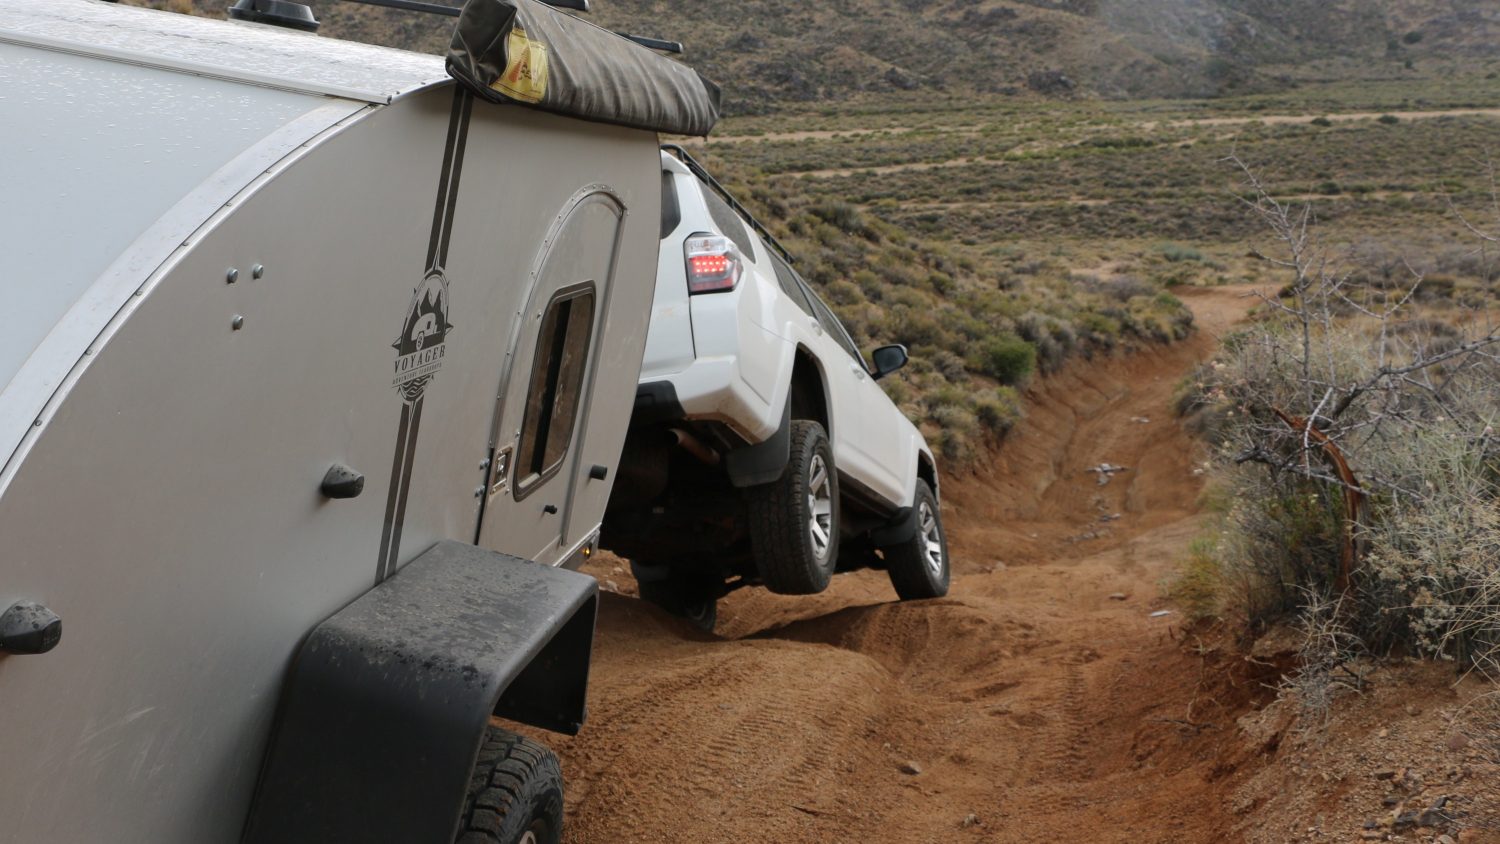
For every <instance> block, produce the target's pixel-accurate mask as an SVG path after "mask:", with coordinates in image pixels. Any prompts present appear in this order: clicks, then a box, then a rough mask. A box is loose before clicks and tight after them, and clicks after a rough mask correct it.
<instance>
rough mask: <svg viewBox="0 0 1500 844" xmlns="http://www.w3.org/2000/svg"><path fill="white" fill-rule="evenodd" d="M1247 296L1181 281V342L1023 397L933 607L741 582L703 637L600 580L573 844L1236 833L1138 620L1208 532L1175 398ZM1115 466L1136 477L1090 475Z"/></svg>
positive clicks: (969, 505) (1184, 676) (872, 589)
mask: <svg viewBox="0 0 1500 844" xmlns="http://www.w3.org/2000/svg"><path fill="white" fill-rule="evenodd" d="M1241 293H1242V291H1237V290H1233V289H1227V288H1220V289H1214V290H1207V291H1190V292H1189V293H1188V294H1187V295H1185V296H1184V299H1185V300H1186V301H1187V302H1188V304H1189V306H1190V307H1192V308H1193V310H1194V312H1195V314H1196V316H1197V318H1198V322H1199V325H1200V328H1201V329H1202V330H1201V331H1200V332H1199V334H1198V335H1197V336H1195V337H1194V338H1193V339H1191V340H1189V341H1187V342H1184V343H1181V344H1177V345H1174V346H1171V347H1165V348H1158V349H1152V350H1148V351H1145V352H1142V353H1139V354H1136V355H1133V356H1130V357H1121V358H1112V359H1109V360H1095V361H1091V362H1087V363H1085V364H1079V365H1075V366H1074V367H1073V368H1072V369H1070V370H1069V371H1067V372H1064V373H1062V374H1060V375H1058V376H1055V377H1053V378H1049V379H1048V380H1047V382H1046V383H1045V384H1042V385H1039V386H1037V387H1035V388H1033V390H1032V391H1031V392H1030V394H1029V395H1028V396H1027V401H1028V405H1029V407H1030V413H1029V416H1028V418H1027V419H1026V420H1025V421H1024V422H1023V423H1022V424H1021V425H1020V426H1018V429H1017V430H1016V431H1014V432H1013V433H1012V436H1011V437H1010V438H1009V439H1008V440H1007V442H1006V444H1005V446H1004V448H1003V449H1002V450H1001V451H1000V452H999V454H998V455H997V457H996V459H995V461H994V464H993V466H991V467H990V468H989V469H988V470H987V471H985V472H982V473H980V474H979V475H977V476H974V477H969V478H957V477H955V478H949V479H947V480H945V483H944V513H945V519H946V520H947V524H948V528H949V533H950V535H951V545H952V549H953V553H954V561H955V566H954V567H955V579H954V586H953V590H952V594H951V595H950V596H949V597H948V598H946V599H942V600H937V601H926V602H915V603H906V604H902V603H897V602H895V600H894V595H893V593H892V592H891V588H890V585H889V583H888V582H887V581H886V580H885V578H884V575H883V574H881V573H878V572H859V573H855V574H851V575H841V576H840V577H838V578H836V579H835V582H834V586H833V587H832V588H831V589H830V590H829V591H828V592H826V593H824V594H823V595H819V596H815V597H810V598H787V597H780V596H774V595H770V594H767V593H765V592H764V591H762V590H745V591H744V592H741V593H737V594H736V595H734V596H732V598H731V599H729V600H727V601H726V602H725V603H724V605H723V606H722V607H721V611H720V623H719V628H718V630H717V631H716V632H717V635H716V636H705V635H699V634H694V633H692V632H690V631H688V630H687V629H686V628H685V627H683V626H681V625H679V624H678V623H676V622H675V621H674V620H672V619H669V618H667V617H665V616H663V615H661V614H660V613H658V612H657V611H656V610H655V609H654V608H651V607H649V606H647V605H645V604H642V603H641V602H639V601H637V600H635V599H633V598H631V597H627V596H625V595H613V594H606V595H605V596H604V598H605V600H604V602H603V605H602V610H601V617H600V632H599V638H598V643H597V653H596V657H595V668H594V677H593V682H592V685H591V689H590V701H589V706H590V712H589V723H588V724H587V725H586V726H585V728H584V731H583V732H582V734H580V735H579V736H578V737H577V738H574V739H562V740H559V739H557V738H556V737H551V736H549V737H547V740H548V741H549V742H550V743H551V744H552V745H553V746H554V747H556V748H557V749H558V751H559V753H560V755H561V756H562V758H563V765H564V773H565V776H566V777H567V780H568V783H569V789H570V790H569V796H568V807H567V808H568V835H567V840H568V841H570V842H576V843H577V844H582V842H589V843H590V844H605V843H606V842H608V843H609V844H614V842H630V841H652V842H656V841H669V842H679V841H680V842H733V844H759V842H780V841H788V840H790V841H838V842H843V841H849V842H860V844H881V843H882V842H892V844H894V842H903V844H905V843H906V842H948V841H968V840H973V841H986V842H1002V841H1028V842H1029V841H1037V840H1042V841H1090V842H1095V841H1122V842H1123V841H1131V842H1138V841H1174V842H1179V841H1208V840H1225V838H1226V836H1228V835H1229V832H1230V830H1231V828H1232V824H1231V822H1230V818H1228V817H1227V816H1226V814H1225V811H1224V810H1223V809H1222V808H1221V807H1222V805H1223V802H1224V801H1223V800H1222V799H1220V795H1219V794H1218V793H1217V792H1216V791H1215V788H1216V786H1215V784H1214V776H1213V771H1214V764H1215V762H1214V754H1213V737H1212V736H1211V735H1210V736H1207V737H1205V734H1203V733H1201V732H1200V731H1199V730H1198V729H1191V730H1184V729H1183V728H1182V726H1181V724H1182V723H1185V722H1188V721H1190V720H1191V719H1185V718H1184V717H1183V716H1184V714H1186V713H1188V707H1189V706H1190V704H1191V703H1192V702H1193V700H1194V698H1195V696H1196V695H1197V694H1198V693H1199V690H1198V689H1197V687H1196V678H1197V677H1198V675H1199V672H1200V666H1199V665H1198V663H1197V661H1196V660H1195V659H1194V657H1192V656H1191V655H1190V654H1189V653H1187V652H1186V651H1184V650H1183V649H1182V648H1181V647H1179V646H1178V644H1177V643H1176V642H1175V641H1173V638H1172V633H1173V630H1174V622H1175V620H1174V618H1173V617H1172V616H1170V615H1168V616H1165V617H1157V618H1153V617H1151V612H1152V611H1153V610H1156V609H1158V608H1160V607H1162V606H1164V605H1163V604H1162V603H1161V600H1160V599H1159V598H1158V597H1157V586H1158V583H1159V581H1160V579H1161V578H1162V576H1163V575H1164V574H1165V573H1166V572H1167V571H1168V570H1169V568H1170V566H1171V565H1172V563H1173V562H1174V561H1175V560H1176V559H1178V558H1179V557H1180V555H1181V554H1182V552H1183V550H1184V549H1185V547H1186V545H1187V543H1188V542H1189V540H1190V539H1191V538H1192V537H1193V535H1194V534H1195V533H1196V532H1197V531H1198V530H1199V526H1198V520H1197V517H1196V508H1197V497H1198V494H1199V492H1200V480H1199V478H1198V477H1197V475H1196V474H1195V473H1194V471H1193V469H1194V461H1195V448H1194V444H1193V443H1192V441H1191V440H1190V439H1189V438H1188V437H1187V435H1186V434H1185V433H1184V432H1183V431H1182V430H1181V429H1180V428H1179V426H1178V424H1177V423H1176V421H1175V420H1174V419H1173V418H1172V416H1171V410H1170V404H1171V400H1172V392H1173V388H1174V386H1175V384H1176V383H1177V382H1178V381H1179V380H1180V379H1181V377H1182V376H1184V375H1185V374H1186V373H1188V372H1189V371H1190V370H1191V369H1192V367H1193V366H1195V365H1196V364H1197V363H1198V362H1200V361H1201V360H1202V359H1203V358H1204V357H1205V356H1206V355H1207V353H1208V352H1209V351H1211V349H1212V348H1213V344H1214V342H1215V336H1216V335H1217V334H1219V333H1221V332H1222V331H1223V330H1224V329H1225V328H1227V327H1228V326H1229V325H1230V324H1231V323H1232V322H1233V321H1235V320H1236V319H1238V318H1239V317H1240V316H1242V315H1243V314H1244V313H1245V312H1246V311H1247V310H1248V308H1249V301H1248V300H1247V299H1245V298H1244V297H1243V296H1242V295H1240V294H1241ZM1104 462H1108V463H1111V464H1114V465H1122V466H1126V467H1128V470H1127V471H1124V472H1121V473H1118V474H1115V475H1112V476H1110V478H1109V480H1108V482H1107V483H1105V484H1102V485H1101V484H1100V483H1099V481H1098V475H1097V473H1094V472H1090V471H1089V469H1090V468H1091V467H1097V466H1098V465H1099V464H1100V463H1104ZM591 570H592V571H593V573H595V574H596V575H597V576H599V577H600V579H601V580H605V581H609V582H610V584H613V585H614V586H616V587H618V588H619V590H620V591H621V592H624V593H630V592H631V591H633V585H632V584H631V583H630V579H629V575H628V573H626V572H625V571H623V570H621V569H620V568H619V567H618V563H617V562H615V561H612V560H610V559H608V558H605V559H602V560H596V561H595V562H594V563H592V564H591ZM606 588H609V586H608V585H607V586H606Z"/></svg>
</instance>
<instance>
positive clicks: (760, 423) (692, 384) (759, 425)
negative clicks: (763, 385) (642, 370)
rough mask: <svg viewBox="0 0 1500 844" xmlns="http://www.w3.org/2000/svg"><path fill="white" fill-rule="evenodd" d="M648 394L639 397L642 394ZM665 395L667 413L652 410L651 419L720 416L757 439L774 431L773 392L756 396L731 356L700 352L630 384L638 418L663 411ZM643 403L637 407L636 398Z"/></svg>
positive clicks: (777, 406) (777, 421) (777, 411)
mask: <svg viewBox="0 0 1500 844" xmlns="http://www.w3.org/2000/svg"><path fill="white" fill-rule="evenodd" d="M648 393H649V395H650V396H651V398H649V399H644V398H643V394H648ZM668 396H670V402H674V403H675V405H672V413H674V414H675V415H654V416H651V417H650V418H652V419H698V420H703V421H712V422H722V423H724V424H725V425H726V426H728V427H729V428H730V429H731V430H733V431H734V432H735V433H736V434H739V435H740V436H741V437H743V438H744V439H745V441H746V442H748V443H751V444H754V443H759V442H763V441H765V440H766V439H768V438H770V437H771V436H772V435H774V434H775V433H776V430H777V428H779V427H780V425H781V410H782V408H781V403H779V402H775V398H776V397H775V396H770V397H767V396H762V395H761V394H760V393H759V392H757V391H756V390H755V389H754V388H753V387H751V386H750V384H749V382H747V381H746V380H745V379H744V377H743V375H742V374H741V372H740V368H739V362H738V360H737V358H735V357H733V356H725V357H700V358H698V359H697V360H695V361H693V362H692V363H691V364H690V365H688V367H687V368H686V369H683V370H682V371H681V372H676V373H673V374H672V375H671V376H670V377H669V378H663V379H659V380H653V381H642V382H641V383H640V384H639V385H638V386H637V387H636V414H637V416H636V417H635V419H634V420H633V421H634V422H639V421H642V420H644V419H646V418H647V417H645V416H642V415H641V413H642V411H643V410H646V412H648V413H654V414H661V413H667V412H668V411H667V410H665V409H663V410H661V411H657V410H655V408H656V407H663V408H665V407H666V405H664V402H667V401H668V399H667V397H668ZM643 401H644V402H647V407H646V408H643V407H642V402H643Z"/></svg>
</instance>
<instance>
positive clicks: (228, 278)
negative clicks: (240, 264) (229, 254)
mask: <svg viewBox="0 0 1500 844" xmlns="http://www.w3.org/2000/svg"><path fill="white" fill-rule="evenodd" d="M239 280H240V271H239V270H237V269H235V268H234V267H230V268H229V271H228V272H226V273H224V283H225V284H234V283H235V282H236V281H239Z"/></svg>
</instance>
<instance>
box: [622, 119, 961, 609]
mask: <svg viewBox="0 0 1500 844" xmlns="http://www.w3.org/2000/svg"><path fill="white" fill-rule="evenodd" d="M661 237H662V243H661V249H660V257H659V259H658V261H659V263H658V265H657V279H656V298H655V303H654V306H653V310H652V315H651V327H650V333H649V335H648V337H647V340H646V353H645V360H644V362H643V363H642V366H641V381H640V385H639V387H638V389H637V393H636V401H635V409H634V413H633V415H632V418H631V426H630V435H629V437H628V439H627V440H626V444H625V453H624V455H623V457H622V458H621V466H620V471H619V476H618V479H617V480H616V483H615V486H614V492H613V494H612V496H611V498H610V503H609V512H608V514H607V515H606V517H605V521H604V530H603V534H602V537H601V541H602V544H603V545H604V547H606V548H609V549H611V550H613V551H615V552H616V553H619V554H620V555H622V556H624V557H628V558H629V559H630V560H631V564H632V569H633V570H634V572H635V575H636V578H637V580H638V581H639V582H640V586H641V596H642V597H643V598H646V599H648V600H651V601H654V602H656V603H658V604H661V605H662V606H664V607H666V608H667V609H669V610H671V611H673V612H676V613H678V614H680V615H684V616H687V617H689V618H691V619H693V620H695V621H696V622H697V623H699V624H700V625H702V626H705V627H712V624H713V619H714V607H715V604H716V602H717V600H718V598H719V597H721V596H722V595H723V594H725V593H726V592H727V591H728V590H730V589H733V588H736V587H738V586H745V585H752V584H763V585H765V586H766V587H767V588H768V589H770V590H771V591H773V592H780V593H783V594H811V593H814V592H820V591H822V590H823V589H824V588H826V587H827V586H828V582H829V579H830V577H831V576H832V575H833V573H834V572H835V571H836V570H837V571H844V570H849V569H855V568H863V567H871V566H873V567H878V568H884V569H886V570H888V571H889V573H890V577H891V582H892V584H893V585H894V586H895V588H896V592H897V594H899V595H900V596H901V597H902V598H903V599H909V598H932V597H938V596H941V595H943V594H946V593H947V591H948V579H949V568H948V550H947V544H946V541H945V539H944V537H943V527H942V519H941V515H940V513H939V507H938V478H937V468H936V466H937V464H936V462H935V461H934V460H933V458H932V452H931V450H930V449H929V448H928V447H927V443H926V442H925V441H924V440H923V438H922V434H921V433H920V432H919V431H918V430H917V428H916V426H914V425H912V423H911V422H910V421H909V420H907V418H906V417H905V416H904V415H903V414H902V413H901V411H900V410H899V409H898V408H897V407H896V406H895V404H894V403H892V402H891V400H890V399H889V398H888V397H887V396H886V395H885V392H884V391H883V390H881V388H880V386H879V385H878V384H876V383H875V382H876V381H877V380H878V379H879V378H881V377H883V376H885V375H888V374H890V373H891V372H894V371H895V370H897V369H899V368H901V366H903V365H904V364H905V363H906V360H907V356H906V349H905V348H904V347H902V346H882V347H881V348H878V349H875V350H874V352H872V353H871V361H872V363H873V368H871V367H870V366H868V365H867V364H866V362H865V360H864V358H863V357H862V356H861V355H860V352H859V349H858V347H856V346H855V344H854V341H853V340H851V339H850V337H849V333H848V332H847V331H845V330H844V327H843V325H841V324H840V323H839V321H838V319H837V318H836V317H834V315H833V312H832V311H831V310H829V308H828V306H827V305H825V304H824V303H823V302H822V300H820V299H819V298H818V297H817V295H816V294H815V293H813V291H812V290H811V289H810V288H809V287H808V285H807V284H806V282H804V281H803V280H802V278H801V277H800V276H798V275H797V273H796V272H795V271H794V270H793V269H792V268H791V266H790V264H789V262H788V257H789V256H787V255H786V253H785V252H784V250H782V249H781V247H780V245H779V244H778V243H776V241H775V239H774V238H772V237H771V236H770V234H769V233H768V232H766V231H765V229H764V228H763V227H762V226H760V225H759V223H757V222H756V221H755V220H754V218H753V217H751V216H750V214H749V213H748V212H746V211H745V210H744V208H743V207H742V206H740V205H739V203H737V202H735V200H734V199H733V197H731V196H730V195H729V194H728V192H727V191H725V190H724V189H723V188H722V187H721V186H720V185H719V184H718V183H717V182H716V181H714V179H713V177H711V176H710V175H709V174H708V173H707V172H706V171H704V170H703V168H702V167H701V166H700V165H698V163H697V162H696V161H694V160H693V159H692V158H691V157H690V156H689V155H688V154H687V153H686V152H684V151H683V150H682V149H681V148H680V147H676V146H671V145H668V146H665V147H663V153H662V226H661Z"/></svg>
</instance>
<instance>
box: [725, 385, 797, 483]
mask: <svg viewBox="0 0 1500 844" xmlns="http://www.w3.org/2000/svg"><path fill="white" fill-rule="evenodd" d="M791 455H792V396H791V393H788V394H787V397H786V406H785V407H783V408H782V409H781V427H780V428H777V429H776V433H774V434H772V435H771V438H770V439H768V440H766V441H765V442H762V443H756V444H755V445H752V446H747V447H745V448H736V449H732V450H730V451H729V452H728V453H726V454H725V455H724V468H725V470H726V471H727V472H728V474H729V482H730V483H731V484H733V485H734V486H735V487H736V488H739V489H744V488H745V487H751V486H758V485H760V484H768V483H770V482H772V481H774V480H776V479H777V478H779V477H781V473H782V472H784V471H786V462H787V461H788V460H790V459H791Z"/></svg>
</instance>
